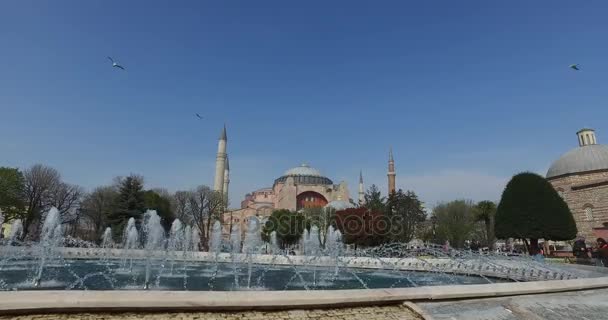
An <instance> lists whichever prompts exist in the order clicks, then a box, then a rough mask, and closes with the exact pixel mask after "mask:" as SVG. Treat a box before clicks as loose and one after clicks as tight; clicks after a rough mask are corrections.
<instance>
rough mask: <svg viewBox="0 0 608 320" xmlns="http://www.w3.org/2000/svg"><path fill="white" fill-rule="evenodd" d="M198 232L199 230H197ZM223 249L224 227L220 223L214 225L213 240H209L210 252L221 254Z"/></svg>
mask: <svg viewBox="0 0 608 320" xmlns="http://www.w3.org/2000/svg"><path fill="white" fill-rule="evenodd" d="M197 231H198V230H197ZM221 248H222V225H221V224H220V222H219V221H215V222H214V223H213V228H212V229H211V238H210V239H209V252H214V253H219V252H220V251H221Z"/></svg>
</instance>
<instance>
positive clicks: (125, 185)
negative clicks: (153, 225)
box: [108, 175, 145, 240]
mask: <svg viewBox="0 0 608 320" xmlns="http://www.w3.org/2000/svg"><path fill="white" fill-rule="evenodd" d="M144 209H145V205H144V192H143V178H142V177H141V176H136V175H130V176H128V177H126V178H123V179H120V181H119V190H118V196H117V197H116V200H115V203H114V209H113V210H112V213H111V214H110V215H109V216H108V223H109V225H110V227H111V228H112V233H113V237H114V239H116V240H118V239H122V234H123V231H124V228H125V225H126V224H127V221H128V220H129V219H130V218H134V219H135V220H136V221H141V218H142V215H143V212H144Z"/></svg>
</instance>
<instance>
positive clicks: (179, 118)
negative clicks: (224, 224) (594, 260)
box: [0, 0, 608, 205]
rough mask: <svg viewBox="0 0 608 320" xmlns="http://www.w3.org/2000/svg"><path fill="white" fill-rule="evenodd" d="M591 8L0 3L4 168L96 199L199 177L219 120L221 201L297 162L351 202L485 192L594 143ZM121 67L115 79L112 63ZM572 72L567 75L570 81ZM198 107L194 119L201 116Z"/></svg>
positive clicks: (597, 83)
mask: <svg viewBox="0 0 608 320" xmlns="http://www.w3.org/2000/svg"><path fill="white" fill-rule="evenodd" d="M607 13H608V2H606V1H576V2H574V1H501V2H499V1H481V0H480V1H416V2H414V1H353V0H349V1H297V2H296V1H261V0H256V1H215V2H212V1H128V2H127V1H24V0H7V1H1V2H0V41H1V46H0V57H1V58H2V61H3V64H2V70H1V71H0V117H1V118H0V165H8V166H18V167H27V166H29V165H31V164H34V163H44V164H48V165H50V166H53V167H55V168H57V169H58V170H60V171H61V172H62V174H63V177H64V179H65V180H66V181H68V182H71V183H76V184H80V185H83V186H85V187H87V188H92V187H94V186H96V185H100V184H107V183H110V182H111V180H112V178H113V177H114V176H117V175H127V174H129V173H131V172H132V173H138V174H142V175H144V176H145V177H146V181H147V186H148V187H166V188H168V189H170V190H177V189H187V188H191V187H193V186H196V185H198V184H207V185H210V184H212V180H213V165H214V161H215V151H216V143H217V137H218V135H219V132H220V129H221V126H222V124H223V123H226V125H227V127H228V136H229V144H228V151H229V154H230V160H231V169H232V173H231V174H232V176H231V182H232V183H231V197H232V199H233V200H232V202H233V204H237V203H238V202H236V201H235V200H238V201H240V199H242V197H243V195H244V193H246V192H247V191H250V190H253V189H256V188H260V187H266V186H270V185H271V184H272V181H273V179H274V178H276V177H278V176H280V175H281V173H282V172H283V171H285V170H286V169H288V168H290V167H293V166H296V165H298V164H299V163H301V162H307V163H310V164H311V165H312V166H314V167H316V168H318V169H319V170H321V171H322V172H323V173H324V174H326V175H327V176H329V177H330V178H332V179H333V180H334V181H336V182H338V181H340V180H342V179H344V180H346V181H347V182H348V183H349V187H350V189H351V196H353V197H356V194H355V193H356V189H357V186H356V182H357V178H358V172H359V169H362V170H363V172H364V176H365V179H366V184H368V185H369V184H371V183H376V184H379V185H380V187H381V188H382V190H386V162H387V152H388V149H389V147H390V146H392V147H393V150H394V154H395V160H396V167H397V182H398V186H399V187H401V188H404V189H413V190H414V191H416V192H418V193H419V194H420V195H421V197H422V199H423V200H425V201H426V202H428V203H429V205H432V204H434V203H436V202H437V201H442V200H451V199H455V198H463V197H464V198H471V199H474V200H481V199H498V198H499V196H500V193H501V191H502V189H503V187H504V184H505V183H506V180H507V179H508V178H509V177H510V176H511V175H512V174H514V173H516V172H518V171H522V170H532V171H536V172H539V173H543V174H544V173H545V172H546V170H547V168H548V167H549V165H550V163H551V161H552V160H554V159H555V158H557V157H558V156H559V155H560V154H561V153H563V152H565V151H567V150H568V149H570V148H572V147H574V146H576V136H575V132H576V131H577V130H578V129H579V128H581V127H583V126H591V127H594V128H596V129H597V135H598V140H599V142H600V143H603V142H605V141H604V139H608V126H606V119H607V118H608V108H606V101H608V90H606V83H607V77H606V75H607V74H608V59H607V58H606V57H608V42H606V41H605V40H606V35H607V34H608V19H606V15H607ZM108 55H111V56H113V57H115V58H117V59H118V60H119V61H120V62H121V63H122V64H124V65H125V67H126V68H127V71H126V72H122V71H120V70H117V69H114V68H111V65H110V64H109V61H107V60H106V56H108ZM572 63H579V64H581V67H582V71H580V72H574V71H572V70H570V69H569V68H568V65H570V64H572ZM194 113H200V114H202V115H203V116H204V117H205V119H204V120H203V121H198V120H197V119H196V118H195V117H194Z"/></svg>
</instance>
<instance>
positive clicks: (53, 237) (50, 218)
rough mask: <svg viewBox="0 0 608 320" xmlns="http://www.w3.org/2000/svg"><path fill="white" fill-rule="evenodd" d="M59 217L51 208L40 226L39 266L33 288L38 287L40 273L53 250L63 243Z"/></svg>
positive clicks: (56, 211) (40, 277)
mask: <svg viewBox="0 0 608 320" xmlns="http://www.w3.org/2000/svg"><path fill="white" fill-rule="evenodd" d="M60 219H61V216H60V214H59V210H57V208H55V207H52V208H51V209H50V210H49V212H48V213H47V214H46V217H45V219H44V223H43V225H42V232H41V234H40V235H41V241H40V265H39V267H38V272H37V273H36V277H35V279H34V286H35V287H39V286H40V281H41V279H42V271H43V270H44V265H45V263H46V260H47V259H49V258H51V257H52V256H53V254H54V249H55V248H57V247H59V246H61V244H62V242H63V228H62V227H61V220H60Z"/></svg>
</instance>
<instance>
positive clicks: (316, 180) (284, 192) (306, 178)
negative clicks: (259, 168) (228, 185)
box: [241, 164, 350, 213]
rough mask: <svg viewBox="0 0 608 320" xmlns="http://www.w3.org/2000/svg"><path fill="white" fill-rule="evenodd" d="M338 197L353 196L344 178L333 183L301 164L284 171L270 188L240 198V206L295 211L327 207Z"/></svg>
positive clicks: (315, 170)
mask: <svg viewBox="0 0 608 320" xmlns="http://www.w3.org/2000/svg"><path fill="white" fill-rule="evenodd" d="M339 199H340V200H341V199H350V195H349V192H348V188H347V186H346V183H345V182H341V183H340V184H334V183H333V181H332V180H331V179H329V178H328V177H325V176H323V175H322V174H321V172H319V170H317V169H315V168H313V167H310V166H309V165H307V164H302V165H300V166H298V167H295V168H291V169H289V170H287V171H285V173H284V174H283V175H282V176H280V177H279V178H277V179H275V180H274V183H273V185H272V187H271V188H263V189H259V190H256V191H254V192H252V193H249V194H247V195H246V196H245V200H243V201H242V202H241V209H248V208H250V209H255V210H257V211H260V210H261V211H265V210H266V209H270V211H272V210H274V209H288V210H292V211H295V210H300V209H303V208H309V207H324V206H325V205H327V204H328V203H329V202H331V201H334V200H339ZM264 213H266V212H264Z"/></svg>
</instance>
